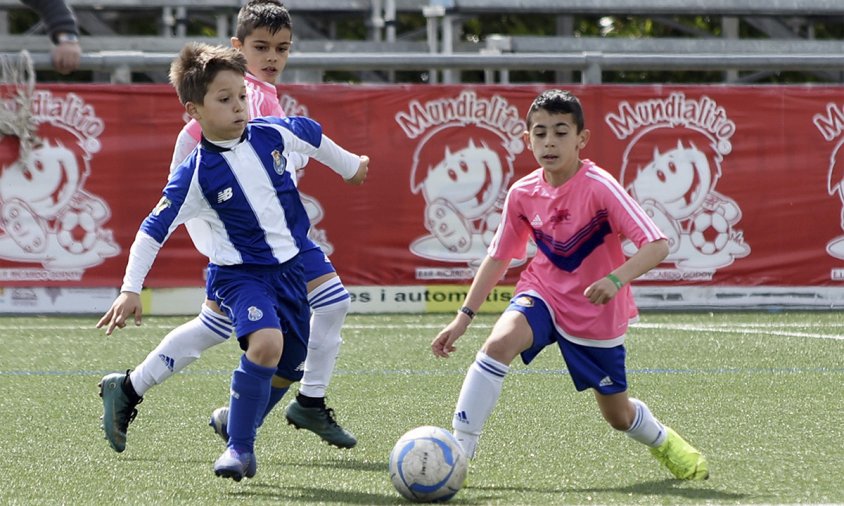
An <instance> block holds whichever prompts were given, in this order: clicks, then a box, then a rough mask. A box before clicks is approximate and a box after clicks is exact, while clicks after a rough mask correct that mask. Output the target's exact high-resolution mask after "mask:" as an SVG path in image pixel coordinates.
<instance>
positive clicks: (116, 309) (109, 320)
mask: <svg viewBox="0 0 844 506" xmlns="http://www.w3.org/2000/svg"><path fill="white" fill-rule="evenodd" d="M142 314H143V307H142V306H141V296H140V295H139V294H137V293H132V292H121V293H120V295H118V296H117V298H116V299H114V302H112V303H111V307H110V308H109V310H108V311H106V314H104V315H103V317H102V318H100V321H99V322H97V328H98V329H99V328H102V327H103V325H108V327H107V328H106V335H107V336H110V335H111V333H112V332H114V329H115V328H119V329H122V328H124V327H125V326H126V320H127V318H128V317H129V316H130V315H131V316H134V318H135V325H140V324H141V315H142Z"/></svg>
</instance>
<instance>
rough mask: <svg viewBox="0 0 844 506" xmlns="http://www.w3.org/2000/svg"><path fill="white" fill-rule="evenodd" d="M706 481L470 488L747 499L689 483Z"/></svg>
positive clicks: (724, 499)
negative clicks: (583, 486)
mask: <svg viewBox="0 0 844 506" xmlns="http://www.w3.org/2000/svg"><path fill="white" fill-rule="evenodd" d="M704 483H706V482H692V481H678V480H674V479H670V478H667V479H665V480H659V481H646V482H642V483H635V484H633V485H626V486H623V487H590V488H567V487H558V488H543V487H496V486H491V487H483V486H473V485H470V486H469V487H468V488H470V489H472V490H485V491H488V492H496V491H513V492H535V493H536V492H538V493H545V494H599V493H614V494H624V495H626V494H634V495H654V496H675V497H681V498H683V499H687V500H689V501H704V502H705V501H741V500H744V499H747V498H748V497H749V496H748V495H747V494H737V493H732V492H724V491H721V490H712V489H709V488H690V487H689V485H692V484H696V485H699V486H702V485H703V484H704Z"/></svg>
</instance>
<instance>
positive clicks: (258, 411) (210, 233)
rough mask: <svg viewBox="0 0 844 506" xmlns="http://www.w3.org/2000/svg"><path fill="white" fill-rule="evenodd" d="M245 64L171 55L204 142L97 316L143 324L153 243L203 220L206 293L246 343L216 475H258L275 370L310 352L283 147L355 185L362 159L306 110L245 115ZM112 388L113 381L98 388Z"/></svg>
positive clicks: (295, 374) (212, 52) (298, 229)
mask: <svg viewBox="0 0 844 506" xmlns="http://www.w3.org/2000/svg"><path fill="white" fill-rule="evenodd" d="M245 72H246V59H245V57H244V56H243V54H242V53H240V52H239V51H237V50H236V49H234V48H223V47H219V46H209V45H206V44H189V45H187V46H186V47H185V48H184V49H183V50H182V52H181V53H180V54H179V56H178V57H177V59H176V60H175V61H174V62H173V65H172V66H171V69H170V79H171V82H172V83H173V85H174V87H175V88H176V90H177V92H178V95H179V100H180V101H181V102H182V103H183V104H184V106H185V110H186V111H187V112H188V114H190V116H191V117H192V118H193V119H195V120H197V121H198V122H199V123H200V125H201V127H202V140H201V142H200V145H199V146H197V147H196V148H195V149H194V150H193V151H192V152H191V154H190V155H188V157H187V158H185V159H184V160H183V161H182V162H181V163H180V164H179V166H178V167H177V168H176V169H175V170H174V171H173V173H172V174H171V177H170V180H169V181H168V183H167V186H166V187H165V188H164V196H163V197H162V199H161V200H160V201H159V203H158V205H157V206H156V207H155V209H153V211H152V213H151V214H150V215H149V216H148V217H147V218H146V219H145V220H144V222H143V223H142V224H141V228H140V230H139V231H138V234H137V236H136V238H135V242H134V243H133V244H132V248H131V249H130V252H129V263H128V265H127V267H126V275H125V277H124V281H123V286H122V288H121V293H120V295H119V296H118V297H117V299H116V300H115V301H114V303H113V304H112V307H111V308H110V309H109V311H108V312H106V314H105V315H104V316H103V318H102V319H100V321H99V322H98V324H97V326H98V327H102V326H104V325H107V330H106V333H107V334H110V333H111V332H112V331H113V330H114V329H115V328H116V327H120V328H122V327H124V326H125V325H126V318H127V317H129V316H130V315H134V318H135V322H136V324H139V323H140V318H141V304H140V296H139V294H140V289H141V286H142V285H143V280H144V278H145V277H146V274H147V273H148V272H149V269H150V268H151V266H152V262H153V261H154V259H155V256H156V254H157V253H158V250H159V249H160V248H161V246H162V245H163V243H164V242H165V241H166V240H167V238H168V237H169V236H170V234H171V233H172V232H173V230H174V229H175V228H176V227H177V226H178V225H179V224H181V223H185V222H186V221H187V220H190V219H194V218H195V219H198V220H200V221H201V222H202V223H203V224H204V226H205V227H206V232H207V234H206V235H205V237H204V239H205V240H206V241H207V242H206V243H204V245H203V247H202V251H203V252H207V254H208V255H209V260H210V264H209V267H208V279H207V282H206V296H207V297H208V299H209V300H211V301H212V302H214V303H215V304H216V306H217V307H219V308H221V309H222V310H223V311H224V313H225V316H226V317H227V318H228V319H229V320H230V321H231V323H232V325H233V326H234V330H235V335H236V336H237V338H238V341H239V342H240V345H241V348H242V349H243V350H244V351H245V352H244V354H243V355H242V357H241V360H240V365H239V367H238V368H237V369H235V371H234V373H233V374H232V383H231V391H232V394H231V398H230V413H229V417H228V435H229V438H228V446H227V448H226V451H225V452H223V454H222V455H221V456H220V457H219V458H218V459H217V461H216V462H215V464H214V472H215V473H216V474H217V475H218V476H222V477H228V478H232V479H234V480H235V481H240V480H241V479H242V478H243V477H244V476H246V477H247V478H251V477H253V476H255V473H256V470H257V461H256V458H255V452H254V443H255V436H256V428H257V426H258V422H259V420H260V419H261V417H262V415H263V413H264V412H265V409H266V406H267V404H268V402H269V399H270V395H271V384H272V378H273V376H279V377H282V378H286V379H288V380H291V381H297V380H298V379H300V378H301V376H302V371H301V367H300V366H301V364H302V363H303V362H304V360H305V356H306V353H307V343H308V333H309V327H308V319H309V316H310V314H309V313H310V310H309V307H308V304H307V291H306V282H305V277H304V270H303V267H302V261H301V253H302V251H303V249H304V248H306V247H307V246H308V240H307V233H308V229H309V226H310V224H309V222H308V217H307V214H306V212H305V209H304V206H303V205H302V202H301V199H300V198H299V192H298V190H297V188H296V184H295V181H294V180H293V176H292V175H291V171H290V170H288V167H287V161H288V159H289V158H290V155H291V153H299V154H301V155H304V156H309V157H314V158H316V159H317V160H319V161H320V162H322V163H324V164H326V165H327V166H329V167H330V168H332V169H333V170H334V171H336V172H337V173H338V174H341V175H342V176H343V178H344V179H346V180H347V181H357V182H363V180H364V179H365V177H366V172H367V167H368V163H369V159H368V158H367V157H365V156H361V157H359V156H356V155H353V154H352V153H349V152H348V151H345V150H344V149H342V148H340V147H339V146H338V145H337V144H335V143H334V142H333V141H331V139H329V138H328V137H326V136H325V135H323V133H322V128H321V127H320V125H319V124H318V123H316V122H314V121H313V120H310V119H308V118H303V117H292V118H276V117H266V118H259V119H256V120H252V121H248V112H247V108H248V103H247V98H246V85H245V82H244V74H245ZM247 121H248V123H247ZM118 388H122V383H121V382H117V381H114V382H104V384H103V389H104V390H115V389H118ZM104 397H105V394H104Z"/></svg>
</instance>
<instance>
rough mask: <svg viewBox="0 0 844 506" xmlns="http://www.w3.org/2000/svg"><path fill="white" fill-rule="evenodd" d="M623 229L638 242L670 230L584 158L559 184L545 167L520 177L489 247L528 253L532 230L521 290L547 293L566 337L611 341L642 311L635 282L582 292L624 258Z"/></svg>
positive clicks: (508, 254)
mask: <svg viewBox="0 0 844 506" xmlns="http://www.w3.org/2000/svg"><path fill="white" fill-rule="evenodd" d="M622 236H623V237H626V238H628V239H630V240H631V241H632V242H633V243H634V244H635V245H636V246H637V247H641V246H642V245H643V244H646V243H649V242H652V241H656V240H659V239H664V238H665V236H664V235H663V234H662V232H661V231H660V230H659V228H658V227H657V226H656V224H654V222H653V220H651V218H650V217H649V216H648V215H647V214H646V213H645V211H644V210H642V208H641V207H640V206H639V204H638V203H637V202H636V201H635V200H634V199H633V198H632V197H630V195H628V194H627V192H625V191H624V189H623V188H622V187H621V185H620V184H618V182H617V181H616V180H615V178H614V177H613V176H612V175H611V174H609V173H608V172H606V171H605V170H604V169H602V168H600V167H598V166H597V165H595V164H594V163H593V162H591V161H590V160H584V161H583V166H582V167H581V168H580V170H578V171H577V173H576V174H575V175H574V177H573V178H572V179H570V180H569V181H567V182H566V183H564V184H563V185H562V186H559V187H556V188H555V187H553V186H550V185H548V184H547V183H546V182H545V177H544V174H543V170H542V169H537V170H535V171H533V172H532V173H530V174H528V175H527V176H525V177H523V178H521V179H520V180H518V181H516V182H515V183H514V184H513V186H512V187H511V188H510V190H509V191H508V192H507V199H506V200H505V203H504V212H503V215H502V221H501V224H500V225H499V227H498V230H497V231H496V233H495V237H494V238H493V240H492V243H491V244H490V246H489V250H488V253H489V256H491V257H492V258H495V259H498V260H509V259H511V258H523V257H524V256H525V252H526V247H527V243H528V239H529V238H533V240H534V241H535V242H536V245H537V252H536V256H535V257H534V258H533V259H532V260H531V262H530V264H529V265H528V267H527V268H526V269H525V270H524V271H523V272H522V274H521V276H520V277H519V281H518V283H517V284H516V293H523V292H527V293H530V294H532V295H535V296H536V297H539V298H540V299H542V300H543V301H544V302H545V303H546V304H547V306H548V308H549V310H550V311H551V314H552V316H553V318H554V324H555V326H556V328H557V330H558V331H559V332H560V333H561V334H562V335H563V336H564V337H565V338H566V339H568V340H570V341H573V342H576V343H579V344H583V345H586V346H597V347H611V346H617V345H619V344H621V343H623V342H624V337H625V335H626V332H627V325H628V324H629V323H630V322H631V321H635V319H636V318H637V317H638V310H637V309H636V304H635V302H634V300H633V296H632V294H631V292H630V286H629V285H627V286H625V287H623V288H622V289H621V290H620V291H619V292H618V294H617V295H616V296H615V297H613V299H612V300H611V301H610V302H609V303H607V304H604V305H595V304H592V303H590V302H589V299H587V298H586V297H585V296H584V295H583V292H584V291H585V290H586V288H587V287H588V286H589V285H591V284H592V283H594V282H595V281H598V280H599V279H601V278H603V277H605V276H606V275H607V274H609V273H610V272H612V271H613V269H615V268H616V267H618V266H619V265H621V264H622V263H624V261H625V257H624V253H623V252H622V249H621V241H622Z"/></svg>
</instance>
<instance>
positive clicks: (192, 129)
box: [170, 119, 202, 175]
mask: <svg viewBox="0 0 844 506" xmlns="http://www.w3.org/2000/svg"><path fill="white" fill-rule="evenodd" d="M201 138H202V127H201V126H199V123H198V122H197V121H196V120H193V119H192V120H190V122H189V123H188V124H187V125H185V126H183V127H182V130H181V131H180V132H179V136H178V137H176V145H175V146H174V147H173V159H172V160H171V161H170V174H171V175H172V174H173V171H174V170H176V167H178V166H179V165H180V164H181V163H182V162H183V161H184V159H185V158H187V156H188V155H189V154H191V152H192V151H193V150H194V148H196V145H197V144H199V140H200V139H201Z"/></svg>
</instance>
